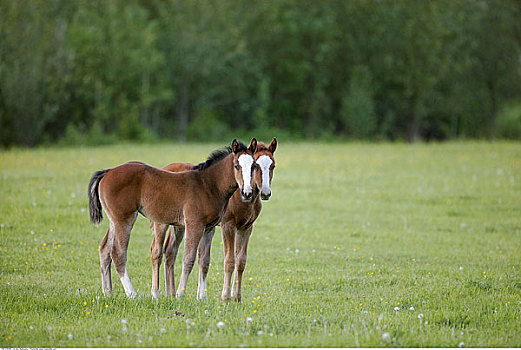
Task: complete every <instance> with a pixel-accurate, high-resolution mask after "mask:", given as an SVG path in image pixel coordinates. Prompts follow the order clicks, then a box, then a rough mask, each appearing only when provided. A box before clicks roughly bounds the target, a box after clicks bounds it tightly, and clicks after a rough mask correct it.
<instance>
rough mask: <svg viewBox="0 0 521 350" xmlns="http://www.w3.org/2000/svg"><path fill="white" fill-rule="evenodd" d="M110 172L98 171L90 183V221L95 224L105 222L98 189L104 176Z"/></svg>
mask: <svg viewBox="0 0 521 350" xmlns="http://www.w3.org/2000/svg"><path fill="white" fill-rule="evenodd" d="M107 172H108V170H100V171H96V172H95V173H94V175H92V177H91V178H90V182H89V212H90V221H92V223H93V224H96V225H97V224H99V223H100V222H101V220H103V213H102V212H101V202H100V200H99V193H98V187H99V183H100V181H101V179H103V176H105V174H107Z"/></svg>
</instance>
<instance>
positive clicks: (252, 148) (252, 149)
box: [248, 137, 257, 154]
mask: <svg viewBox="0 0 521 350" xmlns="http://www.w3.org/2000/svg"><path fill="white" fill-rule="evenodd" d="M248 150H249V151H250V152H251V153H252V154H253V153H255V152H257V139H256V138H255V137H253V138H252V139H251V142H250V145H249V146H248Z"/></svg>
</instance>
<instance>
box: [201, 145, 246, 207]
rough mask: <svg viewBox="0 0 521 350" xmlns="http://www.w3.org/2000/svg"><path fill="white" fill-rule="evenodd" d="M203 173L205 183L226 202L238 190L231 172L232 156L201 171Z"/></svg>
mask: <svg viewBox="0 0 521 350" xmlns="http://www.w3.org/2000/svg"><path fill="white" fill-rule="evenodd" d="M203 172H204V174H203V177H204V179H205V183H207V184H208V185H209V186H211V188H216V189H217V190H218V192H219V193H220V194H221V195H222V196H223V197H224V198H225V199H226V200H228V199H229V198H230V197H231V195H232V194H233V192H235V190H236V189H237V188H238V185H237V181H235V174H234V171H233V154H230V155H228V156H226V157H225V158H224V159H223V160H221V161H219V162H217V163H215V164H213V165H212V166H210V167H209V168H207V169H205V170H203Z"/></svg>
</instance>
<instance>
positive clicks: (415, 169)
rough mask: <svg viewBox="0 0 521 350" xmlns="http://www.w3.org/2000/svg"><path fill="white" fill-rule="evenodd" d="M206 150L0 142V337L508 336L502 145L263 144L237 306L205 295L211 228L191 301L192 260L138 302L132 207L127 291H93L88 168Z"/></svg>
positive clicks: (350, 343) (515, 151) (506, 146)
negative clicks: (269, 162) (262, 198)
mask: <svg viewBox="0 0 521 350" xmlns="http://www.w3.org/2000/svg"><path fill="white" fill-rule="evenodd" d="M220 146H222V145H216V144H212V145H170V144H163V145H152V146H137V145H120V146H107V147H99V148H67V149H36V150H12V151H0V174H1V182H0V197H1V201H0V264H1V272H0V315H1V319H2V322H1V324H0V347H117V346H120V347H121V346H124V347H142V346H143V347H187V346H196V347H210V346H211V347H222V346H224V347H228V346H229V347H242V346H249V347H257V346H261V347H276V346H278V347H292V346H298V347H309V346H313V347H333V346H335V347H358V346H364V347H372V346H401V347H410V346H414V347H432V346H438V347H457V346H464V347H481V346H498V347H503V346H514V347H515V346H519V345H520V344H521V332H520V329H521V252H520V249H521V232H520V230H521V144H518V143H481V142H462V143H445V144H415V145H406V144H345V145H340V144H332V145H330V144H307V143H301V144H293V143H287V144H286V143H285V142H284V141H283V140H282V141H280V140H279V148H278V150H277V152H276V153H275V156H276V159H277V168H276V169H275V175H274V179H273V184H272V190H273V196H272V199H271V200H270V201H269V202H264V209H263V212H262V213H261V217H260V218H259V220H258V221H257V223H256V226H255V228H254V232H253V235H252V238H251V241H250V245H249V248H250V249H249V254H248V264H247V267H246V271H245V285H244V289H243V302H242V303H241V304H237V303H234V302H231V303H223V302H221V301H220V300H219V296H220V292H221V288H222V277H223V266H222V263H223V251H222V245H221V238H220V229H219V228H218V229H217V233H216V235H215V237H214V241H213V247H212V265H211V267H210V272H209V275H208V295H209V300H208V301H207V302H198V301H196V300H195V294H196V289H197V285H196V283H197V278H196V277H197V270H196V269H194V272H193V273H192V275H191V276H190V280H189V285H188V293H187V296H186V297H185V298H183V299H181V300H177V299H170V298H167V297H165V296H162V297H161V298H160V299H159V300H157V301H156V300H153V299H152V298H151V297H150V287H151V265H150V249H149V247H150V243H151V241H152V237H151V232H150V230H149V227H148V225H149V223H148V221H147V220H146V219H144V218H143V217H140V218H139V219H138V221H137V222H136V225H135V226H134V230H133V232H132V238H131V241H130V248H129V256H128V265H127V269H128V271H129V275H130V278H131V280H132V283H133V284H134V287H135V288H136V290H137V292H138V294H139V297H138V298H137V299H136V300H127V299H126V297H125V294H124V291H123V288H122V285H121V283H120V281H119V279H118V278H117V274H116V273H115V271H114V270H113V284H114V297H112V298H110V299H105V298H104V297H103V296H102V294H101V278H100V273H99V261H98V252H97V247H98V244H99V242H100V240H101V238H102V237H103V235H104V234H105V232H106V229H107V226H108V221H107V220H106V219H105V220H104V221H103V222H102V224H101V226H100V227H95V226H94V225H92V224H91V223H90V221H89V215H88V202H87V184H88V181H89V179H90V176H91V175H92V173H93V172H94V171H96V170H99V169H102V168H110V167H114V166H116V165H119V164H121V163H124V162H126V161H129V160H141V161H144V162H147V163H149V164H151V165H154V166H158V167H161V166H164V165H166V164H168V163H170V162H172V161H191V162H199V161H202V160H204V159H205V158H206V156H207V155H208V154H209V153H210V152H211V151H212V150H214V149H216V148H218V147H220ZM180 256H182V250H181V251H180ZM180 262H181V261H180V259H178V261H177V263H176V276H179V273H180V270H181V264H180ZM177 280H178V278H177V279H176V281H177ZM161 289H162V292H163V293H164V275H163V273H162V274H161Z"/></svg>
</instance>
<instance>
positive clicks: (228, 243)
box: [221, 225, 236, 301]
mask: <svg viewBox="0 0 521 350" xmlns="http://www.w3.org/2000/svg"><path fill="white" fill-rule="evenodd" d="M221 228H222V236H223V245H224V285H223V291H222V294H221V299H222V300H223V301H226V300H228V299H230V298H231V292H230V283H231V281H232V275H233V269H234V268H235V251H234V250H235V232H236V229H235V227H234V226H230V225H222V226H221Z"/></svg>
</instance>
